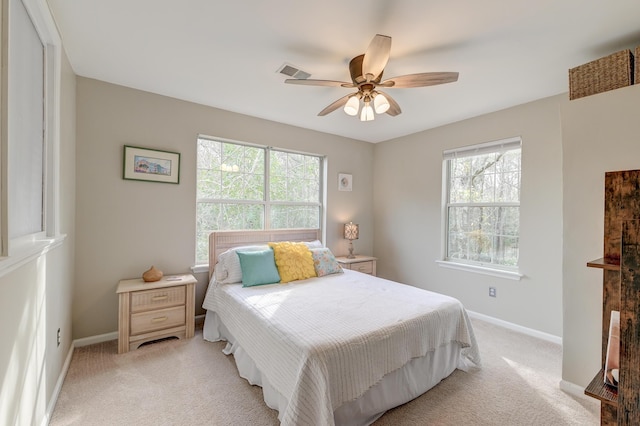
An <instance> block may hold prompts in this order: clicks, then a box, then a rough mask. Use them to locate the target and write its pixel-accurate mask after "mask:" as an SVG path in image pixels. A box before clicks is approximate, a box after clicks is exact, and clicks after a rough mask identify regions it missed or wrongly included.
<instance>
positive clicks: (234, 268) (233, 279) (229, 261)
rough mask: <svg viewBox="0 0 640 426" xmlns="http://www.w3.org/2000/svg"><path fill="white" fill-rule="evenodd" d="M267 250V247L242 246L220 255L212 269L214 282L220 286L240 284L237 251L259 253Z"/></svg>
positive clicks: (240, 270)
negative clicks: (214, 277)
mask: <svg viewBox="0 0 640 426" xmlns="http://www.w3.org/2000/svg"><path fill="white" fill-rule="evenodd" d="M268 248H269V246H268V245H260V246H243V247H234V248H232V249H229V250H227V251H225V252H223V253H220V255H219V256H218V263H216V267H215V268H214V272H215V276H216V281H217V282H219V283H220V284H235V283H241V282H242V269H241V268H240V259H239V258H238V254H237V253H236V252H237V251H238V250H241V251H259V250H267V249H268Z"/></svg>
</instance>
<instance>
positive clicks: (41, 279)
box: [0, 55, 75, 425]
mask: <svg viewBox="0 0 640 426" xmlns="http://www.w3.org/2000/svg"><path fill="white" fill-rule="evenodd" d="M60 113H61V129H60V130H61V137H60V216H59V217H60V232H61V233H62V234H66V239H65V240H64V241H63V243H62V245H60V246H58V247H56V248H54V249H52V250H51V251H49V252H48V253H46V254H43V255H41V256H39V257H38V258H37V259H35V260H33V261H29V262H27V263H26V264H24V265H22V266H20V267H19V268H18V269H16V270H15V271H13V272H10V273H9V274H7V275H4V276H2V278H0V324H2V326H1V327H0V341H1V342H2V344H1V345H0V424H2V425H12V424H40V423H41V421H42V419H43V418H44V417H45V416H46V411H47V409H48V408H49V407H48V404H49V401H50V400H51V397H52V395H53V393H54V389H55V387H56V384H57V380H58V378H59V376H60V373H61V371H62V368H63V365H64V362H65V360H66V357H67V354H68V352H69V350H70V347H71V343H72V339H71V302H72V290H73V282H74V276H73V273H74V266H73V263H74V215H75V75H74V74H73V71H72V70H71V67H70V65H69V63H68V61H67V59H66V57H65V56H64V55H63V63H62V85H61V111H60ZM58 328H60V329H61V338H62V340H61V344H60V346H57V344H56V337H57V336H56V334H57V330H58Z"/></svg>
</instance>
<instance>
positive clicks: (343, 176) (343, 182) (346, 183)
mask: <svg viewBox="0 0 640 426" xmlns="http://www.w3.org/2000/svg"><path fill="white" fill-rule="evenodd" d="M352 188H353V176H351V175H350V174H348V173H338V191H351V190H352Z"/></svg>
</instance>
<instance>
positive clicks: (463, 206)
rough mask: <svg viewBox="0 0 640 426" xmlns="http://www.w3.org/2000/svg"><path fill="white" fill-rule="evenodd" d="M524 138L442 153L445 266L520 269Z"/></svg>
mask: <svg viewBox="0 0 640 426" xmlns="http://www.w3.org/2000/svg"><path fill="white" fill-rule="evenodd" d="M520 146H521V141H520V138H514V139H509V140H504V141H498V142H494V143H489V144H482V145H477V146H472V147H465V148H462V149H459V150H452V151H447V152H445V153H444V170H445V179H444V180H443V181H444V182H445V185H446V190H445V193H446V199H445V205H446V208H445V231H444V234H445V253H444V255H443V257H444V260H445V261H452V262H462V263H470V264H476V265H482V266H496V267H498V268H506V269H510V268H517V266H518V256H519V249H518V246H519V234H520V163H521V161H520V159H521V149H520Z"/></svg>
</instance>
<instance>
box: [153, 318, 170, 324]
mask: <svg viewBox="0 0 640 426" xmlns="http://www.w3.org/2000/svg"><path fill="white" fill-rule="evenodd" d="M168 319H169V317H157V318H153V319H152V320H151V322H153V323H157V322H163V321H166V320H168Z"/></svg>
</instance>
